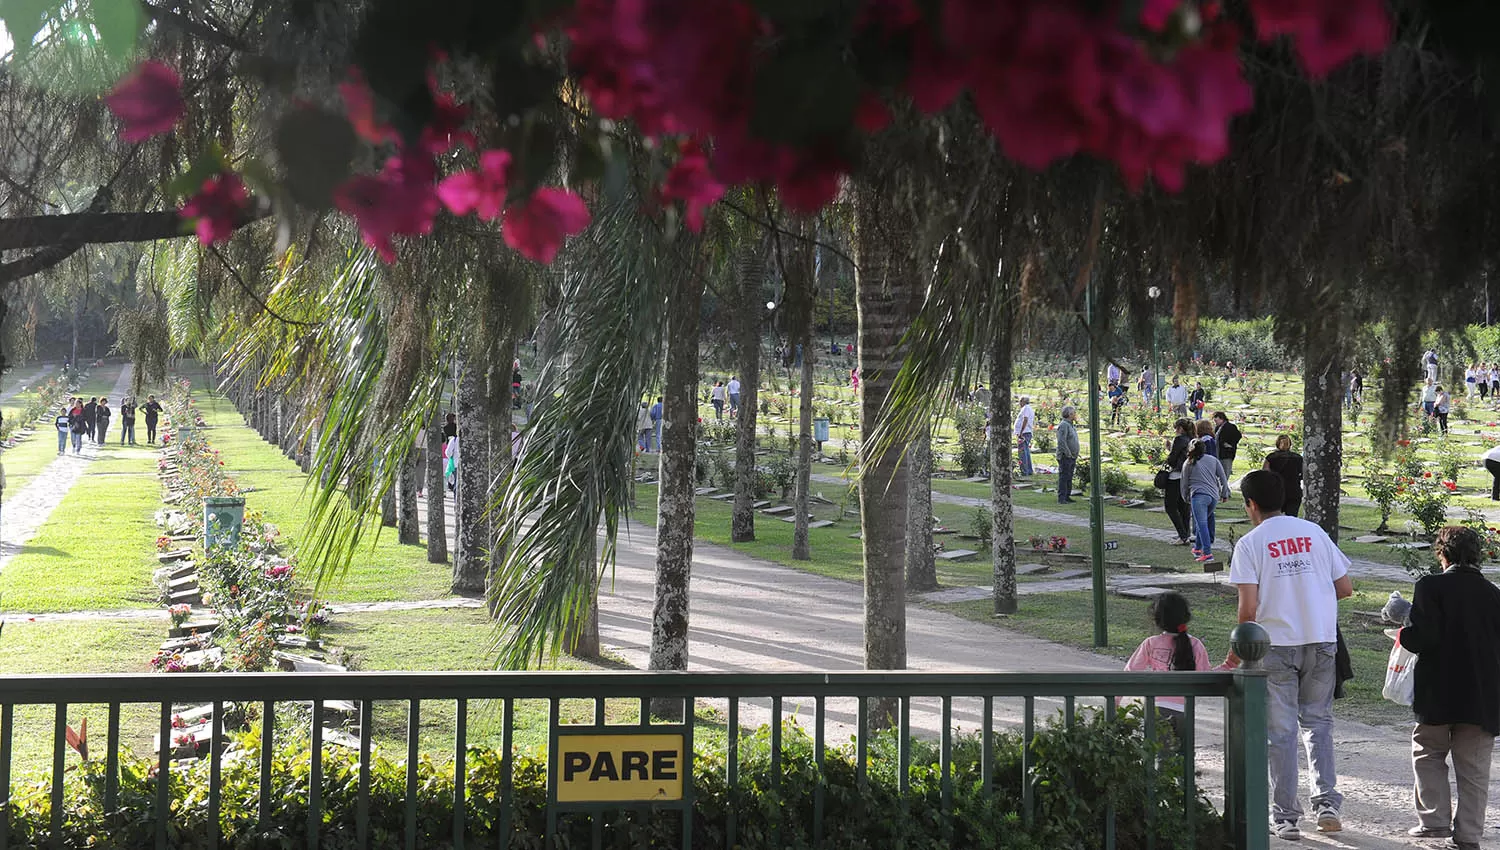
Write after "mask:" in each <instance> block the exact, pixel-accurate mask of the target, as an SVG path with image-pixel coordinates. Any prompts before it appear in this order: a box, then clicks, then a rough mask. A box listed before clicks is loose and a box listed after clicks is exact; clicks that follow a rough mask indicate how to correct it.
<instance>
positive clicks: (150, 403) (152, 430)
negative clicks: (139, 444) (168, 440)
mask: <svg viewBox="0 0 1500 850" xmlns="http://www.w3.org/2000/svg"><path fill="white" fill-rule="evenodd" d="M144 411H145V414H146V442H147V443H148V444H150V445H153V446H154V445H156V420H157V417H159V416H161V402H159V401H157V400H156V396H154V395H148V396H146V407H145V408H144Z"/></svg>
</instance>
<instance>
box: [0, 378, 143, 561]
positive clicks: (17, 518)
mask: <svg viewBox="0 0 1500 850" xmlns="http://www.w3.org/2000/svg"><path fill="white" fill-rule="evenodd" d="M132 370H133V367H132V366H131V365H130V364H128V363H127V364H126V365H125V367H124V368H123V369H121V370H120V379H119V380H118V381H116V382H115V386H114V389H113V391H111V392H110V393H109V395H110V397H114V398H119V397H120V396H123V395H124V394H125V393H126V392H127V391H128V390H129V389H130V377H131V373H132ZM28 439H32V440H43V441H46V442H49V443H50V442H52V441H55V440H56V439H57V433H56V432H55V431H54V430H53V429H52V428H51V427H50V425H49V424H48V423H47V422H45V421H43V422H41V423H39V425H38V427H37V430H36V431H35V433H33V434H32V435H31V436H30V437H29V438H28ZM99 449H100V447H99V446H96V445H94V444H93V443H91V442H89V441H88V440H87V439H85V440H84V441H83V452H82V453H81V454H77V455H75V454H73V450H72V449H71V448H69V449H68V453H67V454H65V455H58V456H57V459H56V460H54V461H52V462H51V463H49V464H47V466H46V467H45V468H44V469H43V470H42V471H41V472H40V473H39V474H37V476H36V477H35V478H33V479H31V481H30V482H29V483H28V484H27V485H26V486H25V487H23V488H21V490H20V492H18V493H16V494H15V495H9V494H7V495H6V496H5V500H4V504H5V508H4V511H3V513H0V518H3V521H0V570H3V569H4V568H5V566H6V565H7V564H9V563H10V559H11V558H14V557H15V556H16V555H18V554H20V553H21V551H22V550H23V549H24V548H25V546H26V543H27V541H29V540H31V538H33V537H35V536H36V534H37V532H38V531H40V530H41V528H42V526H43V525H45V524H46V522H47V518H48V517H50V516H52V511H53V510H55V509H56V508H57V506H58V505H60V504H62V500H63V498H64V497H65V496H67V495H68V491H69V490H71V489H73V485H74V484H76V483H78V479H79V478H82V477H83V473H84V470H85V469H87V468H88V465H89V463H91V462H92V461H93V459H94V458H95V457H98V455H99Z"/></svg>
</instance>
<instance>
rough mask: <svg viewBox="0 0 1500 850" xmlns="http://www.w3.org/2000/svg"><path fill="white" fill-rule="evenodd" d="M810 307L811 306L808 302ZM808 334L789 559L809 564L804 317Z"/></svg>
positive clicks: (807, 369)
mask: <svg viewBox="0 0 1500 850" xmlns="http://www.w3.org/2000/svg"><path fill="white" fill-rule="evenodd" d="M809 303H811V302H809ZM807 319H808V321H807V324H806V327H807V330H808V332H807V333H806V334H804V335H803V338H802V340H801V341H802V343H803V345H802V397H801V399H800V400H799V401H798V404H797V434H798V437H797V498H796V500H795V506H794V511H795V512H796V516H797V522H796V524H795V525H794V527H793V529H792V558H793V559H794V560H798V561H810V560H812V543H811V541H809V540H808V528H807V526H808V515H807V514H808V511H809V510H811V508H812V505H811V501H810V498H811V496H812V493H811V487H812V446H813V433H812V420H813V392H814V389H813V353H812V316H808V317H807Z"/></svg>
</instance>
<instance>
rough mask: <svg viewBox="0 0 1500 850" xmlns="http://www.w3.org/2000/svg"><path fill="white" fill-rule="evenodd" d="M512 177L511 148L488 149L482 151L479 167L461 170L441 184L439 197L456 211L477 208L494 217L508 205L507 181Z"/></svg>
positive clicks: (482, 215) (490, 218) (463, 212)
mask: <svg viewBox="0 0 1500 850" xmlns="http://www.w3.org/2000/svg"><path fill="white" fill-rule="evenodd" d="M509 178H510V152H509V151H503V150H499V149H496V150H487V151H485V152H484V153H482V154H480V155H479V169H478V170H477V171H460V172H458V173H457V174H454V175H452V176H451V177H447V178H445V179H444V180H443V182H441V183H439V184H438V187H437V193H438V197H439V198H440V199H442V201H443V205H444V206H446V207H447V208H448V209H449V210H450V211H452V213H453V214H454V215H468V214H469V213H470V212H471V211H472V212H477V213H478V214H479V217H480V218H482V219H484V220H485V221H494V220H495V219H497V218H499V217H500V213H501V212H502V211H503V210H504V209H505V192H506V185H507V182H508V180H509Z"/></svg>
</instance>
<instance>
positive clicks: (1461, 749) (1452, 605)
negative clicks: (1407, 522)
mask: <svg viewBox="0 0 1500 850" xmlns="http://www.w3.org/2000/svg"><path fill="white" fill-rule="evenodd" d="M1432 550H1433V552H1435V553H1436V554H1437V557H1438V561H1439V562H1440V563H1441V564H1442V565H1443V572H1442V573H1441V574H1440V575H1432V576H1425V577H1423V578H1422V579H1420V580H1418V581H1417V586H1416V589H1415V591H1414V592H1413V593H1412V600H1411V613H1409V614H1408V615H1407V626H1406V627H1405V628H1403V629H1402V630H1401V631H1400V632H1398V633H1397V636H1396V640H1397V641H1399V642H1400V643H1401V645H1402V646H1403V647H1405V648H1406V649H1408V650H1410V651H1412V652H1415V653H1416V654H1417V660H1416V662H1415V663H1416V667H1415V669H1414V670H1413V671H1412V679H1413V682H1412V688H1413V693H1412V703H1411V707H1412V711H1414V712H1415V713H1416V718H1417V724H1416V726H1415V728H1413V729H1412V733H1411V740H1412V769H1413V773H1415V774H1416V804H1417V818H1418V819H1419V820H1420V821H1421V823H1420V824H1419V825H1418V826H1416V827H1413V828H1412V829H1411V830H1409V831H1408V832H1409V834H1410V835H1412V836H1413V837H1415V838H1447V837H1450V836H1451V837H1452V843H1451V844H1449V845H1448V846H1450V847H1458V848H1460V850H1470V848H1472V850H1479V840H1480V836H1481V835H1482V834H1483V832H1484V810H1485V807H1486V805H1488V803H1489V785H1490V783H1489V778H1490V758H1491V756H1492V755H1493V754H1494V751H1495V736H1496V734H1500V588H1497V587H1495V585H1494V584H1493V583H1492V582H1491V581H1490V580H1489V579H1488V578H1486V577H1485V576H1484V574H1483V573H1481V572H1480V571H1479V564H1480V562H1481V561H1482V560H1483V559H1484V544H1483V541H1482V540H1480V537H1479V533H1478V532H1476V531H1475V530H1474V529H1472V528H1466V527H1464V526H1459V525H1450V526H1448V527H1447V528H1445V529H1443V530H1442V531H1440V532H1438V536H1437V540H1435V541H1433V544H1432ZM1450 755H1451V756H1452V760H1453V773H1454V779H1455V780H1456V784H1457V786H1458V810H1457V811H1456V812H1454V811H1453V810H1452V809H1451V808H1450V800H1449V794H1448V765H1447V764H1446V762H1447V761H1448V757H1449V756H1450Z"/></svg>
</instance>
